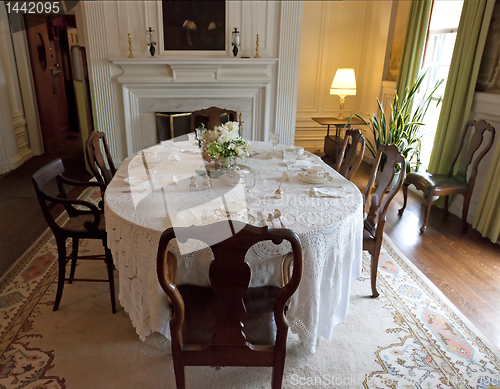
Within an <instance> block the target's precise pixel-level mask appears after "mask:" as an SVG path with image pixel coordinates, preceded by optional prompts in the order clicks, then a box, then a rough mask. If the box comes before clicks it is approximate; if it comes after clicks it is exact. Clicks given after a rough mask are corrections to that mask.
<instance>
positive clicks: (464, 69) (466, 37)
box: [428, 0, 495, 174]
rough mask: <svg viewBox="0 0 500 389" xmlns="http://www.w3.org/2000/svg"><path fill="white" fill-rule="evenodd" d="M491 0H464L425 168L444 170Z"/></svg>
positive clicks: (463, 117)
mask: <svg viewBox="0 0 500 389" xmlns="http://www.w3.org/2000/svg"><path fill="white" fill-rule="evenodd" d="M494 5H495V0H465V1H464V6H463V9H462V16H461V17H460V24H459V25H458V31H457V40H456V41H455V48H454V50H453V56H452V59H451V65H450V72H449V74H448V81H447V82H446V89H445V92H444V96H443V102H442V106H441V113H440V115H439V121H438V125H437V128H436V136H435V138H434V146H433V149H432V154H431V159H430V162H429V169H428V171H429V172H431V173H441V174H447V173H448V170H449V168H450V164H451V161H452V159H453V156H454V154H455V153H456V147H457V144H458V141H459V138H460V133H461V131H462V128H463V126H464V124H465V122H466V121H467V120H468V119H469V115H470V111H471V107H472V99H473V97H474V89H475V87H476V80H477V74H478V72H479V65H480V64H481V57H482V54H483V49H484V43H485V41H486V36H487V34H488V27H489V25H490V20H491V15H492V12H493V7H494Z"/></svg>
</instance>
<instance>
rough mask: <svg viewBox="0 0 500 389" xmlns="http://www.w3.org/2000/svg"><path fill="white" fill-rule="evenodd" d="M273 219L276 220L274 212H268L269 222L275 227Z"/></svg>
mask: <svg viewBox="0 0 500 389" xmlns="http://www.w3.org/2000/svg"><path fill="white" fill-rule="evenodd" d="M273 220H274V216H273V214H272V213H268V214H267V221H268V222H269V223H271V227H272V228H274V223H273Z"/></svg>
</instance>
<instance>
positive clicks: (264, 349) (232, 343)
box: [157, 220, 302, 389]
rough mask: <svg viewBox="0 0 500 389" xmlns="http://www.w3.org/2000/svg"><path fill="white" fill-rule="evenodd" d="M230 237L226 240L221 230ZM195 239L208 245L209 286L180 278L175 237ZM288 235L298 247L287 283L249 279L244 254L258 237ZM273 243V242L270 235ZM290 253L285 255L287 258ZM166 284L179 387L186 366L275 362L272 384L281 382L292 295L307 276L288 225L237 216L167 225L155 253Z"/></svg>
mask: <svg viewBox="0 0 500 389" xmlns="http://www.w3.org/2000/svg"><path fill="white" fill-rule="evenodd" d="M224 231H225V232H226V233H227V236H228V238H227V239H225V240H223V241H220V234H221V233H222V234H223V233H224ZM174 238H177V241H179V242H185V241H187V240H188V239H197V240H200V241H203V242H205V243H206V244H207V245H208V246H210V248H211V250H212V252H213V255H214V260H213V261H212V262H211V264H210V270H209V278H210V286H206V287H205V286H197V285H188V284H184V285H176V283H177V259H176V257H175V255H174V254H173V253H172V252H169V251H167V245H168V244H169V242H170V241H171V240H172V239H174ZM283 240H286V241H288V242H290V244H291V247H292V254H293V259H292V264H291V265H292V266H293V267H291V266H290V263H289V262H287V265H286V266H287V269H285V270H284V269H283V268H282V274H285V276H286V277H288V275H287V274H288V268H290V269H291V276H290V278H287V279H286V280H285V284H284V285H282V287H278V286H263V287H249V283H250V279H251V276H252V275H251V269H250V267H249V265H248V264H247V263H246V262H245V254H246V253H247V251H248V250H249V249H250V248H251V247H252V246H253V245H254V244H256V243H258V242H261V241H272V242H273V243H274V244H280V243H281V242H283ZM269 243H270V242H269ZM285 258H290V255H286V256H284V257H283V259H282V266H283V262H284V261H285ZM157 272H158V279H159V281H160V285H161V287H162V288H163V290H164V291H165V293H166V294H167V296H168V299H169V301H170V304H171V308H172V311H173V315H172V318H171V320H170V333H171V336H172V357H173V363H174V371H175V380H176V384H177V389H183V388H185V376H184V366H216V367H217V366H259V367H264V366H271V367H273V374H272V387H273V388H274V389H277V388H281V383H282V379H283V369H284V365H285V356H286V339H287V332H288V321H287V318H286V315H285V314H286V306H287V301H288V300H289V299H290V298H291V296H292V295H293V293H294V292H295V290H296V289H297V287H298V285H299V282H300V279H301V276H302V249H301V246H300V242H299V238H298V237H297V235H296V234H295V233H294V232H293V231H291V230H288V229H284V228H280V229H269V228H268V227H254V226H251V225H248V224H244V223H241V222H236V221H230V220H229V221H223V222H219V223H216V224H213V225H206V226H191V227H184V228H175V229H174V228H169V229H167V230H166V231H165V232H163V234H162V237H161V239H160V244H159V248H158V258H157Z"/></svg>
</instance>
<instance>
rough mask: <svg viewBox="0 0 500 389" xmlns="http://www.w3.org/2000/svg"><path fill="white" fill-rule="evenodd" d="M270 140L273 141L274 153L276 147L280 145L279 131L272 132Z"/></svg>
mask: <svg viewBox="0 0 500 389" xmlns="http://www.w3.org/2000/svg"><path fill="white" fill-rule="evenodd" d="M269 140H270V141H271V145H272V146H273V151H274V150H276V146H278V144H279V143H280V134H279V132H277V131H271V133H270V134H269Z"/></svg>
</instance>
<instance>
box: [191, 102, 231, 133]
mask: <svg viewBox="0 0 500 389" xmlns="http://www.w3.org/2000/svg"><path fill="white" fill-rule="evenodd" d="M237 120H238V115H237V113H236V111H231V110H229V109H224V108H217V107H210V108H207V109H202V110H199V111H194V112H192V113H191V132H194V130H195V129H196V128H198V127H199V126H201V124H202V123H203V124H204V125H205V127H206V128H207V129H209V130H212V129H213V128H214V126H219V125H221V124H224V123H226V122H235V121H237Z"/></svg>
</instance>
